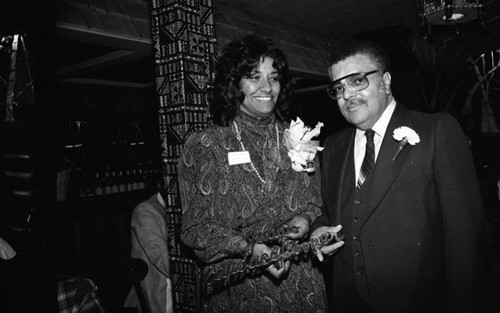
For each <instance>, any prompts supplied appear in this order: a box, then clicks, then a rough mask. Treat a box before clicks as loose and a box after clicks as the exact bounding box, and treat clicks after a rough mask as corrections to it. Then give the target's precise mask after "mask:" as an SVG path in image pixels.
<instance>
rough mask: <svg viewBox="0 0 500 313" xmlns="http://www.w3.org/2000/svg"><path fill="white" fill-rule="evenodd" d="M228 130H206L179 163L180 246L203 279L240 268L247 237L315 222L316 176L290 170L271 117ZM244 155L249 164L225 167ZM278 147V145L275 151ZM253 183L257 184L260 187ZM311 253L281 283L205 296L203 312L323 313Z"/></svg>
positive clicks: (255, 280)
mask: <svg viewBox="0 0 500 313" xmlns="http://www.w3.org/2000/svg"><path fill="white" fill-rule="evenodd" d="M234 122H235V123H236V124H237V128H236V127H235V125H234V124H230V127H219V126H210V127H209V128H207V129H206V130H205V131H203V132H199V133H195V134H193V135H192V136H190V137H189V138H188V140H187V141H186V144H185V147H184V149H183V151H182V154H181V158H180V161H179V183H180V188H181V190H180V192H181V201H182V208H183V212H182V234H181V237H182V241H183V242H184V243H185V244H186V245H187V246H188V247H190V248H192V249H193V251H194V253H195V254H196V256H197V257H198V258H199V259H200V261H201V262H202V264H203V265H204V266H203V271H204V273H208V272H212V273H213V272H217V271H219V270H221V269H224V268H227V267H228V266H230V265H234V264H236V263H237V262H240V264H241V262H242V254H241V252H240V250H239V249H240V248H239V245H240V242H241V241H242V240H243V239H244V238H245V234H247V232H248V231H254V232H265V231H267V230H270V229H277V228H279V227H280V226H281V225H284V224H286V222H288V221H290V220H291V219H292V218H293V217H294V216H296V215H300V214H307V215H309V216H310V217H311V218H312V219H313V220H314V219H315V218H316V216H318V215H319V214H320V209H319V206H320V205H321V197H320V188H319V187H320V186H319V183H320V177H319V175H320V171H319V168H318V164H319V163H318V160H317V159H318V157H316V162H315V166H316V168H317V170H316V171H315V172H314V173H312V174H308V173H306V172H296V171H294V170H293V169H292V167H291V162H290V158H289V157H288V155H287V150H286V148H285V146H284V145H283V143H282V140H283V139H282V138H283V130H284V129H286V127H288V125H287V124H284V123H280V122H278V121H277V120H276V119H275V117H274V116H272V117H268V118H265V119H255V118H253V117H251V116H249V115H247V114H244V113H240V114H239V115H238V116H237V117H236V118H235V121H234ZM237 132H239V133H240V134H241V140H240V141H241V143H242V144H243V146H244V148H245V150H247V151H249V154H250V158H251V161H252V163H253V165H254V168H255V170H254V168H253V167H252V165H251V164H250V163H242V164H235V165H229V162H228V153H229V152H237V151H242V150H243V149H242V146H241V143H240V141H239V140H238V139H237V136H236V133H237ZM277 143H279V148H278V145H277ZM256 171H257V172H258V173H259V175H260V177H261V178H262V179H263V180H264V182H265V183H263V182H262V181H261V180H260V179H259V177H258V175H257V174H256ZM316 262H317V260H316V259H315V258H313V257H312V254H311V253H302V254H301V256H300V257H298V258H294V259H293V261H292V264H291V266H290V269H289V272H288V274H287V275H286V276H285V277H283V278H281V279H280V280H276V279H271V278H270V277H269V276H267V275H265V274H259V275H252V276H251V277H246V278H244V279H241V280H239V281H238V282H237V283H235V284H232V285H230V287H226V288H224V289H222V290H220V291H218V292H214V293H211V294H210V295H206V297H205V301H204V305H203V307H204V308H203V310H204V312H211V313H212V312H214V313H215V312H228V313H229V312H230V313H234V312H238V313H244V312H265V313H275V312H289V313H290V312H300V313H308V312H314V313H321V312H326V297H325V291H324V283H323V279H322V276H321V274H320V271H319V269H318V267H317V266H318V264H317V263H316Z"/></svg>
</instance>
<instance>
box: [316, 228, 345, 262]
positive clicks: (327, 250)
mask: <svg viewBox="0 0 500 313" xmlns="http://www.w3.org/2000/svg"><path fill="white" fill-rule="evenodd" d="M341 229H342V225H337V226H321V227H318V228H317V229H315V230H314V231H313V232H312V233H311V236H310V237H311V239H312V238H317V237H320V236H321V235H322V234H324V233H334V234H336V233H338V232H339V231H340V230H341ZM343 245H344V241H333V242H331V243H330V244H329V245H326V246H322V247H321V248H319V249H318V248H316V256H317V257H318V260H320V262H323V260H324V255H327V256H328V255H332V254H333V253H335V252H336V251H337V250H338V249H339V248H340V247H342V246H343Z"/></svg>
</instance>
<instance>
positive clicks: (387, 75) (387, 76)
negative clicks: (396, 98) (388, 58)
mask: <svg viewBox="0 0 500 313" xmlns="http://www.w3.org/2000/svg"><path fill="white" fill-rule="evenodd" d="M382 78H383V80H384V86H385V92H386V93H387V94H388V95H390V94H391V93H392V91H391V79H392V77H391V73H389V72H385V73H384V75H383V76H382Z"/></svg>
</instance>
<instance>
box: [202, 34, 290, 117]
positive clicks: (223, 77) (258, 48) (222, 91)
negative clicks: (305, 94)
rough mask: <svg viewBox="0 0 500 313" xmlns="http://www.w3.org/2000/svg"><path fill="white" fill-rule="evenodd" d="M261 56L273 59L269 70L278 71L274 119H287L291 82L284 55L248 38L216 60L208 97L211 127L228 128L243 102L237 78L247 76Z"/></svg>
mask: <svg viewBox="0 0 500 313" xmlns="http://www.w3.org/2000/svg"><path fill="white" fill-rule="evenodd" d="M265 57H269V58H272V59H273V60H274V62H273V67H274V68H276V69H277V70H278V73H279V77H280V79H279V81H280V86H281V91H280V94H279V97H278V99H277V103H276V115H277V118H278V119H280V120H284V119H285V118H286V117H287V110H288V107H289V102H288V99H289V95H290V93H291V89H292V87H293V80H292V79H291V77H290V73H289V68H288V61H287V59H286V56H285V54H284V53H283V51H281V50H280V49H278V48H275V47H274V45H273V43H272V42H271V41H269V40H266V39H264V38H262V37H259V36H255V35H249V36H246V37H244V38H242V39H240V40H234V41H231V42H230V43H229V44H227V46H226V47H225V48H224V49H223V51H222V54H221V55H220V57H219V59H218V62H217V65H216V71H215V79H214V86H213V88H212V89H211V90H209V94H208V100H209V109H210V114H211V115H212V119H213V122H214V123H215V124H217V125H220V126H228V125H229V123H230V122H231V121H232V120H233V119H234V117H235V116H236V113H237V112H238V110H239V108H240V105H241V103H243V100H244V99H245V94H244V93H243V92H241V90H240V81H241V79H242V78H245V77H249V76H250V74H251V72H252V70H254V69H255V68H256V67H257V66H259V63H260V62H261V61H262V59H263V58H265Z"/></svg>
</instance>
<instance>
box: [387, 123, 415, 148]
mask: <svg viewBox="0 0 500 313" xmlns="http://www.w3.org/2000/svg"><path fill="white" fill-rule="evenodd" d="M392 137H394V139H396V140H397V141H402V140H403V141H406V142H408V143H409V144H410V145H412V146H414V145H415V144H417V143H419V142H420V137H419V136H418V134H417V133H416V132H415V131H414V130H413V129H411V128H410V127H406V126H401V127H398V128H396V129H395V130H394V133H393V134H392Z"/></svg>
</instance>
